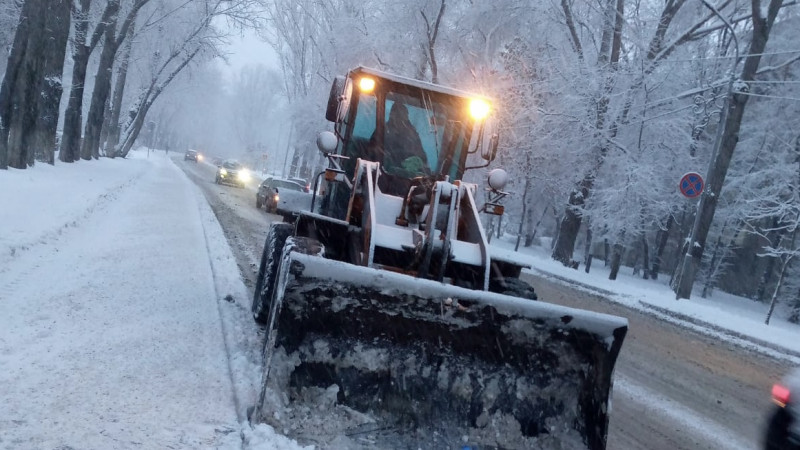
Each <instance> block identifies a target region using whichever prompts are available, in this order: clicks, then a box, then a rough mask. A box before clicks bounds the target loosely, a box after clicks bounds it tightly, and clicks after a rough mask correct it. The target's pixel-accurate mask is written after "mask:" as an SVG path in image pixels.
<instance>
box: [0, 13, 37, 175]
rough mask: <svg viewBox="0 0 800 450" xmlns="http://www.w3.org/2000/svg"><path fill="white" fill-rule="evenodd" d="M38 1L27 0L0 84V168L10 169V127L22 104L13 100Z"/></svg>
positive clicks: (33, 25)
mask: <svg viewBox="0 0 800 450" xmlns="http://www.w3.org/2000/svg"><path fill="white" fill-rule="evenodd" d="M37 7H38V5H37V2H36V1H27V2H25V3H24V4H23V6H22V10H21V11H20V19H19V22H18V25H17V29H16V32H15V34H14V42H13V44H12V46H11V52H10V53H9V55H8V63H7V65H6V71H5V75H4V76H3V81H2V84H0V169H8V164H9V153H8V152H9V148H8V138H9V131H10V130H9V127H10V124H11V119H12V117H13V116H14V114H15V113H19V110H20V106H21V105H20V104H19V103H17V102H16V101H13V100H12V96H13V97H14V98H15V99H16V98H17V89H18V86H17V84H18V83H19V81H20V76H21V74H23V73H24V70H23V61H24V59H25V55H26V50H27V48H28V47H27V43H28V41H29V39H30V38H31V34H32V32H33V31H36V28H35V27H36V25H38V24H39V23H38V22H37V21H36V14H35V10H36V8H37ZM12 167H13V166H12Z"/></svg>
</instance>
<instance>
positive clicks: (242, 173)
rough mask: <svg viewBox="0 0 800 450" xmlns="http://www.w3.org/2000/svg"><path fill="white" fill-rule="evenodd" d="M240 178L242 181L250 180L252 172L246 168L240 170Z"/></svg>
mask: <svg viewBox="0 0 800 450" xmlns="http://www.w3.org/2000/svg"><path fill="white" fill-rule="evenodd" d="M239 179H240V180H242V181H249V180H250V172H248V171H246V170H240V171H239Z"/></svg>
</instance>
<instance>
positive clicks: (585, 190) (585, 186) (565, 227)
mask: <svg viewBox="0 0 800 450" xmlns="http://www.w3.org/2000/svg"><path fill="white" fill-rule="evenodd" d="M593 184H594V177H591V176H587V177H586V178H584V179H583V180H582V181H581V184H580V186H579V187H578V188H576V189H575V190H573V191H572V192H571V193H570V195H569V202H568V203H567V207H566V208H565V209H564V216H563V217H562V218H561V222H560V223H559V226H558V238H557V239H556V245H555V248H554V249H553V254H552V257H553V259H555V260H556V261H559V262H560V263H561V264H564V265H565V266H569V265H570V264H571V263H572V254H573V253H574V252H575V241H576V240H577V238H578V231H579V230H580V228H581V220H582V219H583V216H582V214H581V211H582V210H583V205H584V203H585V202H586V197H587V196H588V195H589V191H590V190H591V188H592V185H593Z"/></svg>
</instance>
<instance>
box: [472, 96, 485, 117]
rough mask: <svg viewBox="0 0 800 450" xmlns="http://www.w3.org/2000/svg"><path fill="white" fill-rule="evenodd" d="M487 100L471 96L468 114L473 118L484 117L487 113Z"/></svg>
mask: <svg viewBox="0 0 800 450" xmlns="http://www.w3.org/2000/svg"><path fill="white" fill-rule="evenodd" d="M489 109H490V107H489V102H487V101H486V100H481V99H479V98H473V99H472V100H471V101H470V102H469V114H470V115H471V116H472V118H473V119H475V120H482V119H485V118H486V116H488V115H489Z"/></svg>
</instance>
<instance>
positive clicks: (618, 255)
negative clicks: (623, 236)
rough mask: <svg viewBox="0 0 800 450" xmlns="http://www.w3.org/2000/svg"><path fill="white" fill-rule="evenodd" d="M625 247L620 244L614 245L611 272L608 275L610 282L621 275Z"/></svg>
mask: <svg viewBox="0 0 800 450" xmlns="http://www.w3.org/2000/svg"><path fill="white" fill-rule="evenodd" d="M623 250H624V247H623V246H622V244H620V243H616V244H614V254H613V255H612V256H611V272H610V273H609V274H608V279H609V280H616V279H617V274H618V273H619V266H620V265H621V264H622V251H623Z"/></svg>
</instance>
